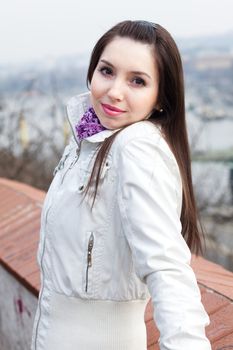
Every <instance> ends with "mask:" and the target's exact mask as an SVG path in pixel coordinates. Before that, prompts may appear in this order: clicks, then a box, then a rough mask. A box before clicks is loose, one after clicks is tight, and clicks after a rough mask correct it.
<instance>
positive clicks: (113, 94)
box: [108, 79, 124, 101]
mask: <svg viewBox="0 0 233 350" xmlns="http://www.w3.org/2000/svg"><path fill="white" fill-rule="evenodd" d="M108 96H109V97H110V98H111V99H112V100H118V101H121V100H123V98H124V87H123V82H122V81H120V80H117V79H116V80H114V81H112V82H111V86H110V87H109V89H108Z"/></svg>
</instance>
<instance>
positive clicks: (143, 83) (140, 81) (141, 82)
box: [133, 78, 146, 86]
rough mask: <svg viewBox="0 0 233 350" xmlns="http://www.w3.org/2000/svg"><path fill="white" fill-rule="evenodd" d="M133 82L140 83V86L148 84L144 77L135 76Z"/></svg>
mask: <svg viewBox="0 0 233 350" xmlns="http://www.w3.org/2000/svg"><path fill="white" fill-rule="evenodd" d="M133 82H134V83H135V85H138V86H145V85H146V83H145V81H144V80H143V79H142V78H134V79H133Z"/></svg>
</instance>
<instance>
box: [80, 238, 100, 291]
mask: <svg viewBox="0 0 233 350" xmlns="http://www.w3.org/2000/svg"><path fill="white" fill-rule="evenodd" d="M103 238H104V235H103V233H102V232H99V231H88V232H86V237H85V247H84V260H83V292H84V294H85V295H90V294H91V295H93V296H94V295H95V294H96V293H98V287H99V284H100V283H99V282H100V277H101V271H102V257H103Z"/></svg>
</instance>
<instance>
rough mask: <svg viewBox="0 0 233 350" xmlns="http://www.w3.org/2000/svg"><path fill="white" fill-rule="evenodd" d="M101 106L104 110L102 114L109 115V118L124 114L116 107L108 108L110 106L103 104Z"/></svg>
mask: <svg viewBox="0 0 233 350" xmlns="http://www.w3.org/2000/svg"><path fill="white" fill-rule="evenodd" d="M101 106H102V108H103V110H104V113H106V114H108V115H110V116H116V115H119V114H121V113H125V111H123V110H122V109H119V108H117V107H114V106H110V105H107V104H105V103H101Z"/></svg>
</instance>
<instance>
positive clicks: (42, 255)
mask: <svg viewBox="0 0 233 350" xmlns="http://www.w3.org/2000/svg"><path fill="white" fill-rule="evenodd" d="M50 208H51V205H50V206H49V208H48V210H47V213H46V216H45V228H46V224H47V217H48V213H49V211H50ZM45 241H46V234H45V235H44V244H43V250H42V254H41V258H40V266H41V271H42V288H41V293H40V299H39V302H38V305H39V317H38V320H37V325H36V331H35V350H36V349H37V336H38V328H39V323H40V318H41V296H42V295H43V292H44V268H43V265H42V261H43V258H44V253H45Z"/></svg>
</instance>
